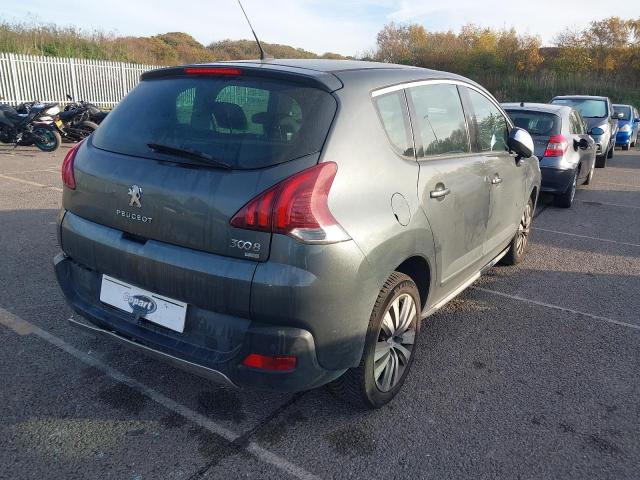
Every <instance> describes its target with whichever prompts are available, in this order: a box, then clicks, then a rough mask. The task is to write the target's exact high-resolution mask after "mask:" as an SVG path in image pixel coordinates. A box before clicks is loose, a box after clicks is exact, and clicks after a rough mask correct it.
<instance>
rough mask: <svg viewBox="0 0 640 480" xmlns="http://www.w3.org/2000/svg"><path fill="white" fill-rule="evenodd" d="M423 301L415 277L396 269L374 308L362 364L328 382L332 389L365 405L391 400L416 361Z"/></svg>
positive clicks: (337, 393) (380, 405)
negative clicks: (414, 280) (412, 278)
mask: <svg viewBox="0 0 640 480" xmlns="http://www.w3.org/2000/svg"><path fill="white" fill-rule="evenodd" d="M420 305H421V303H420V294H419V293H418V287H417V286H416V284H415V283H414V282H413V280H411V278H410V277H408V276H407V275H405V274H403V273H400V272H393V273H392V274H391V276H390V277H389V279H388V280H387V281H386V282H385V284H384V286H383V287H382V290H380V293H379V294H378V298H377V300H376V303H375V305H374V307H373V311H372V312H371V317H370V318H369V326H368V328H367V334H366V339H365V345H364V350H363V352H362V358H361V360H360V364H359V365H358V366H357V367H355V368H350V369H349V370H347V371H346V372H345V373H344V374H343V375H342V376H341V377H340V378H338V379H336V380H334V381H333V382H331V383H330V384H328V385H327V387H328V389H329V391H330V392H331V393H333V394H334V395H336V396H338V397H340V398H342V399H343V400H346V401H348V402H349V403H351V404H354V405H356V406H358V407H361V408H370V409H374V408H380V407H382V406H383V405H385V404H386V403H388V402H389V401H391V400H392V399H393V398H394V397H395V396H396V394H397V393H398V391H400V389H401V388H402V385H403V384H404V381H405V379H406V378H407V374H408V373H409V370H410V368H411V365H412V364H413V360H414V357H415V353H416V348H415V347H416V345H417V343H418V337H419V333H420Z"/></svg>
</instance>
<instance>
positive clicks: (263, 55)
mask: <svg viewBox="0 0 640 480" xmlns="http://www.w3.org/2000/svg"><path fill="white" fill-rule="evenodd" d="M238 5H240V9H241V10H242V13H243V14H244V18H246V19H247V23H248V24H249V28H250V29H251V33H253V38H255V39H256V43H257V44H258V50H260V60H263V61H264V60H271V59H273V57H272V56H271V55H268V54H266V53H265V51H264V50H263V49H262V44H261V43H260V40H258V36H257V35H256V32H255V30H254V29H253V25H251V21H250V20H249V17H248V16H247V12H245V11H244V7H243V6H242V3H240V0H238Z"/></svg>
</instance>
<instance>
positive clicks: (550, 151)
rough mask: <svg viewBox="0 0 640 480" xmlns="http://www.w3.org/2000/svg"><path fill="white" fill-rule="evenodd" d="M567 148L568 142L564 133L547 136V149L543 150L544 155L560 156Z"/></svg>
mask: <svg viewBox="0 0 640 480" xmlns="http://www.w3.org/2000/svg"><path fill="white" fill-rule="evenodd" d="M567 148H569V142H568V141H567V139H566V138H565V137H564V135H553V136H552V137H551V138H549V143H548V144H547V149H546V150H545V151H544V156H545V157H562V156H563V155H564V152H566V151H567Z"/></svg>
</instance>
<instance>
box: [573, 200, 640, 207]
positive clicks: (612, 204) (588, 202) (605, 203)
mask: <svg viewBox="0 0 640 480" xmlns="http://www.w3.org/2000/svg"><path fill="white" fill-rule="evenodd" d="M576 201H578V202H581V203H587V204H592V205H595V204H597V205H606V206H607V207H622V208H637V209H640V206H636V205H621V204H619V203H607V202H600V201H597V200H577V199H576Z"/></svg>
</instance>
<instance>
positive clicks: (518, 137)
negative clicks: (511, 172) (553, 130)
mask: <svg viewBox="0 0 640 480" xmlns="http://www.w3.org/2000/svg"><path fill="white" fill-rule="evenodd" d="M507 146H508V147H509V150H510V151H511V152H514V153H515V154H516V155H517V160H520V159H522V158H529V157H530V156H531V155H533V138H531V135H529V132H527V131H526V130H525V129H524V128H518V127H513V128H512V129H511V132H509V139H508V140H507Z"/></svg>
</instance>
